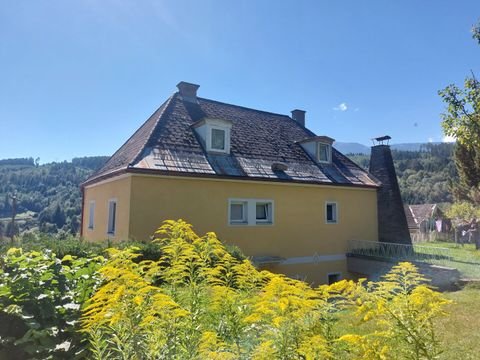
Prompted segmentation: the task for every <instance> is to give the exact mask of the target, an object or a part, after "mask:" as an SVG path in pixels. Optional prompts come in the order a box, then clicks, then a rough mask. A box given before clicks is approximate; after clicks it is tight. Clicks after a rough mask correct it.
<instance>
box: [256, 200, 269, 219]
mask: <svg viewBox="0 0 480 360" xmlns="http://www.w3.org/2000/svg"><path fill="white" fill-rule="evenodd" d="M255 208H256V210H255V211H256V215H255V219H256V220H257V223H271V222H272V203H257V204H256V206H255Z"/></svg>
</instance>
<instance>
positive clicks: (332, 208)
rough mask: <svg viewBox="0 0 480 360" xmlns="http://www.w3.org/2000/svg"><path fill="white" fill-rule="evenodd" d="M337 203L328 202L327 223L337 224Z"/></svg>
mask: <svg viewBox="0 0 480 360" xmlns="http://www.w3.org/2000/svg"><path fill="white" fill-rule="evenodd" d="M337 215H338V214H337V204H336V203H327V204H326V206H325V219H326V222H327V224H336V223H337V221H338V217H337Z"/></svg>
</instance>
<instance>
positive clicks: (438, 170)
mask: <svg viewBox="0 0 480 360" xmlns="http://www.w3.org/2000/svg"><path fill="white" fill-rule="evenodd" d="M453 148H454V144H452V143H441V144H424V145H422V146H421V147H420V150H419V151H400V150H392V157H393V162H394V164H395V169H396V171H397V177H398V183H399V186H400V191H401V193H402V198H403V201H404V202H405V203H407V204H428V203H443V202H453V197H452V194H451V191H450V186H449V184H450V183H451V182H452V181H456V179H457V174H456V169H455V162H454V160H453ZM347 156H348V157H349V158H351V159H352V160H353V161H355V162H356V163H357V164H359V165H360V166H361V167H363V168H365V169H368V166H369V161H370V156H369V155H363V154H347Z"/></svg>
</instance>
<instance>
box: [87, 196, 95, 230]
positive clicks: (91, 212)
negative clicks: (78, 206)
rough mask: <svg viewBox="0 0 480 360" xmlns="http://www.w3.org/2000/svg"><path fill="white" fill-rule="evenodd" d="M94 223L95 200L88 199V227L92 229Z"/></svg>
mask: <svg viewBox="0 0 480 360" xmlns="http://www.w3.org/2000/svg"><path fill="white" fill-rule="evenodd" d="M94 224H95V201H90V203H89V206H88V228H89V229H91V230H92V229H93V227H94Z"/></svg>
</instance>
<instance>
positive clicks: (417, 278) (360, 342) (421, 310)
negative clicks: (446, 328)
mask: <svg viewBox="0 0 480 360" xmlns="http://www.w3.org/2000/svg"><path fill="white" fill-rule="evenodd" d="M425 282H426V279H425V278H423V277H422V276H421V275H420V274H419V273H418V271H417V269H416V267H415V266H414V265H412V264H410V263H400V264H399V265H397V266H395V267H393V269H392V270H391V272H390V273H388V274H387V275H386V276H384V280H383V281H380V282H377V283H374V282H370V283H368V284H367V286H366V287H362V288H359V291H358V293H357V294H356V295H357V304H358V306H357V308H356V315H357V317H358V318H359V319H360V323H366V322H373V323H374V324H375V331H373V332H371V333H369V334H366V335H362V336H360V335H350V334H347V335H345V336H343V337H342V338H341V340H344V341H346V342H347V343H349V344H351V345H354V352H355V353H356V354H357V356H359V357H360V358H367V359H437V358H438V355H440V354H441V353H442V349H441V346H440V342H439V340H438V339H437V335H436V331H435V326H434V322H433V321H434V319H436V318H438V317H439V316H442V315H446V313H445V312H444V308H445V306H446V305H447V304H449V303H450V301H448V300H447V299H446V298H444V297H443V296H442V295H441V294H440V293H438V292H435V291H434V290H432V289H430V288H429V287H427V286H426V285H425Z"/></svg>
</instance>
